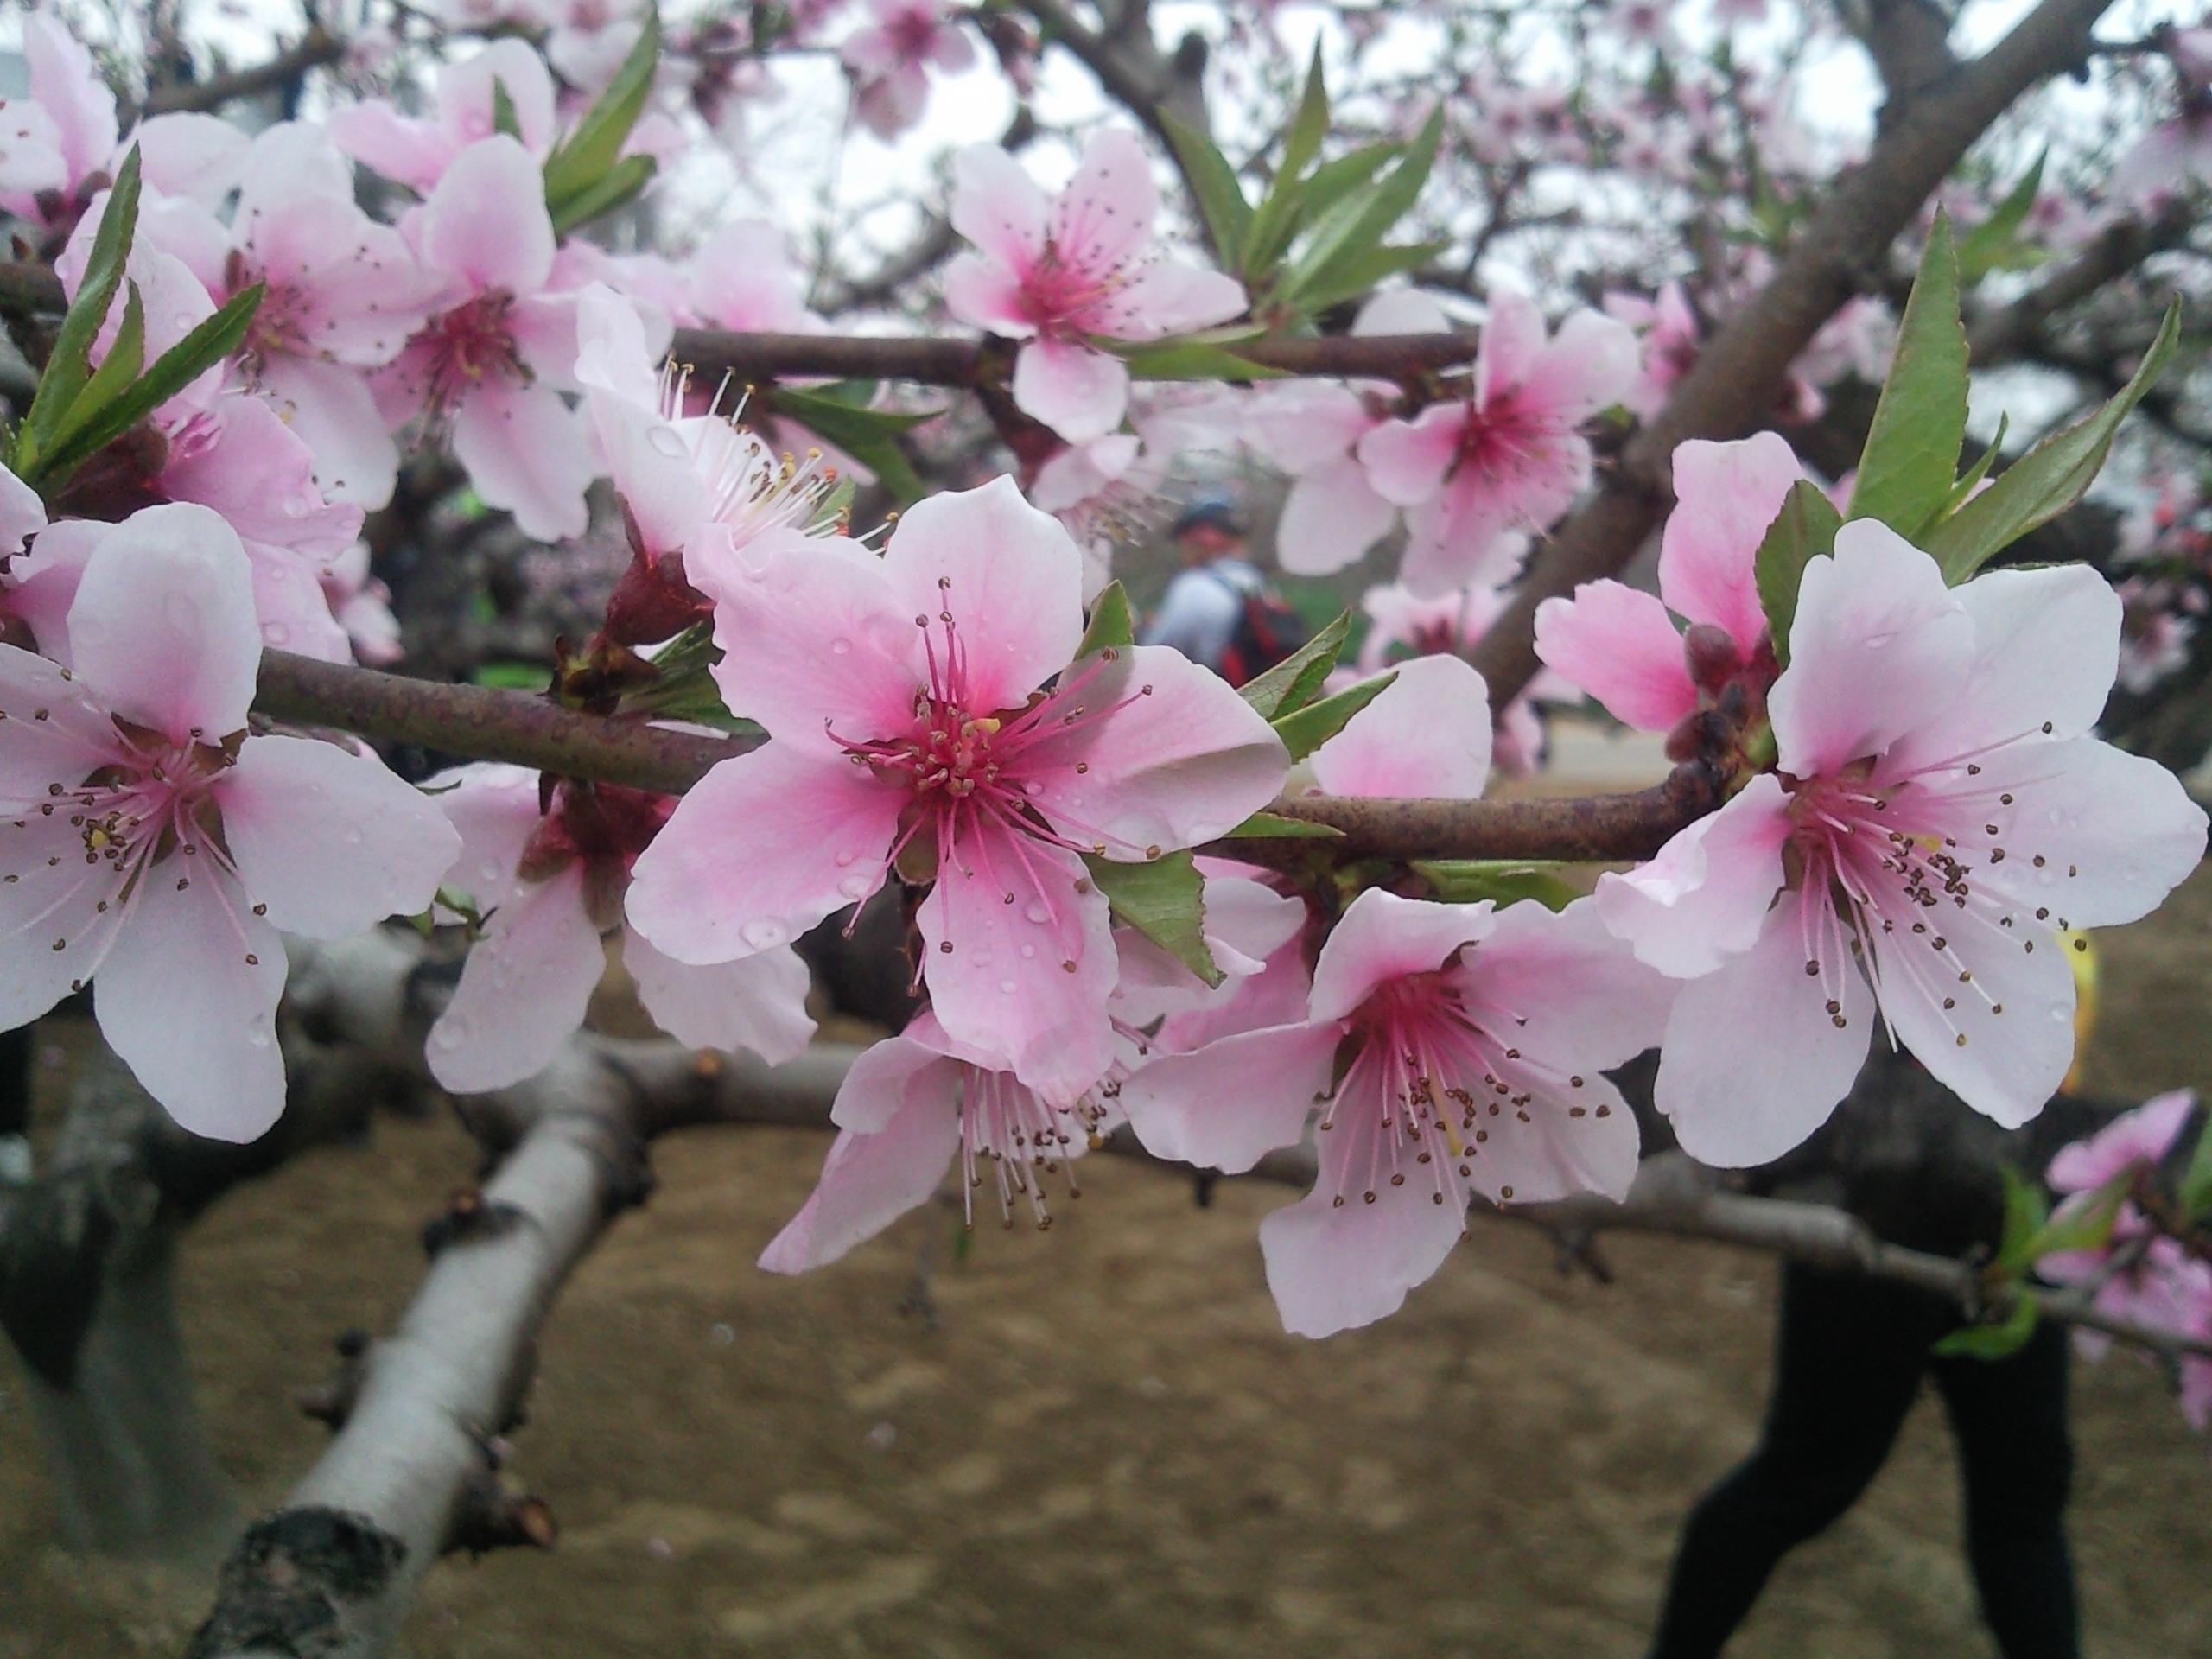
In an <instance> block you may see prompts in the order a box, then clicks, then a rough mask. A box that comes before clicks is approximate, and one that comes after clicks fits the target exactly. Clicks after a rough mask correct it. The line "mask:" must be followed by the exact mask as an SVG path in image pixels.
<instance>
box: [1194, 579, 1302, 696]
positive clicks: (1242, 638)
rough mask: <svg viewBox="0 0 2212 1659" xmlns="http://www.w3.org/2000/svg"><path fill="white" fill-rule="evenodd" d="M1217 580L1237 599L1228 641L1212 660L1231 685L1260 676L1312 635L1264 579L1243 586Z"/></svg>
mask: <svg viewBox="0 0 2212 1659" xmlns="http://www.w3.org/2000/svg"><path fill="white" fill-rule="evenodd" d="M1220 581H1221V582H1223V583H1224V585H1225V586H1227V587H1228V588H1230V589H1231V590H1232V591H1234V592H1235V594H1236V599H1237V612H1236V626H1235V627H1233V628H1231V629H1230V634H1229V644H1228V645H1226V646H1224V648H1223V650H1222V653H1221V661H1220V662H1219V663H1217V664H1215V668H1216V669H1217V671H1218V672H1219V673H1220V675H1221V677H1222V678H1223V679H1224V680H1227V681H1228V682H1229V683H1230V684H1231V685H1243V684H1244V683H1246V682H1247V681H1250V680H1255V679H1257V678H1259V677H1260V676H1261V675H1262V674H1264V673H1266V672H1267V671H1268V670H1269V669H1271V668H1273V667H1274V665H1275V664H1277V663H1280V662H1281V661H1282V660H1283V659H1284V658H1287V657H1289V656H1292V655H1294V653H1295V652H1297V651H1298V649H1299V647H1300V646H1301V645H1304V644H1305V643H1306V641H1307V640H1308V639H1311V638H1313V630H1312V629H1310V628H1308V627H1307V626H1306V619H1305V618H1304V617H1302V616H1300V615H1299V613H1297V612H1296V611H1295V610H1294V609H1292V608H1291V604H1290V601H1288V600H1287V599H1285V598H1284V597H1283V596H1282V595H1281V594H1279V593H1277V592H1276V591H1275V590H1274V588H1272V587H1270V586H1268V584H1267V583H1266V582H1261V583H1260V584H1259V585H1258V586H1256V587H1253V588H1245V587H1241V586H1239V585H1238V584H1236V582H1230V580H1229V578H1228V577H1227V576H1222V577H1221V578H1220Z"/></svg>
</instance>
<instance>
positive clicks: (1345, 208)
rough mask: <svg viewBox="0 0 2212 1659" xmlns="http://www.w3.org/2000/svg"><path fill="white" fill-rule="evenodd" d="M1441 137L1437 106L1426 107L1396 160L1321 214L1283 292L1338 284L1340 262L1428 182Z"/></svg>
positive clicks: (1374, 237) (1371, 243)
mask: <svg viewBox="0 0 2212 1659" xmlns="http://www.w3.org/2000/svg"><path fill="white" fill-rule="evenodd" d="M1443 143H1444V117H1443V111H1441V110H1438V111H1434V112H1433V113H1431V115H1430V116H1429V118H1428V120H1427V124H1424V125H1423V126H1422V128H1421V133H1420V136H1419V137H1416V138H1415V139H1414V142H1413V143H1412V144H1411V145H1410V146H1408V149H1407V150H1406V153H1405V155H1404V156H1402V157H1400V159H1399V161H1398V163H1397V165H1396V166H1395V167H1393V168H1391V169H1390V170H1389V173H1387V174H1385V175H1383V177H1382V178H1381V179H1379V180H1377V181H1376V183H1375V185H1374V187H1373V188H1371V189H1368V190H1364V191H1356V192H1353V193H1351V194H1347V195H1346V196H1345V197H1344V199H1343V200H1340V201H1338V203H1337V204H1336V206H1335V207H1332V208H1331V209H1330V210H1329V211H1328V212H1327V213H1325V214H1323V215H1322V216H1321V218H1320V219H1319V221H1318V222H1317V223H1316V224H1315V226H1314V228H1313V236H1312V238H1310V240H1309V241H1308V242H1307V244H1306V247H1305V248H1304V250H1303V251H1301V252H1300V254H1299V256H1298V257H1297V258H1296V259H1295V260H1294V261H1293V262H1292V264H1291V266H1290V269H1289V270H1288V271H1287V272H1286V273H1285V275H1284V277H1283V281H1282V284H1281V289H1282V295H1283V297H1284V298H1285V299H1290V300H1295V299H1298V298H1300V297H1301V296H1303V295H1304V294H1305V293H1306V291H1307V290H1308V289H1322V288H1329V287H1334V286H1336V285H1338V283H1339V282H1340V281H1341V278H1340V277H1339V276H1338V270H1339V268H1340V266H1342V265H1343V264H1345V263H1347V262H1349V261H1351V260H1353V259H1356V258H1357V257H1359V256H1361V255H1363V254H1365V253H1367V252H1368V251H1370V250H1371V249H1373V248H1375V247H1376V245H1379V244H1380V243H1381V242H1382V240H1383V238H1384V237H1385V236H1387V235H1388V234H1389V230H1390V227H1391V226H1393V225H1395V224H1396V223H1397V222H1398V221H1399V220H1400V219H1402V218H1404V217H1405V215H1406V213H1408V211H1409V210H1410V209H1411V208H1412V207H1413V205H1414V201H1415V200H1418V199H1419V197H1420V195H1421V188H1422V187H1423V186H1424V185H1426V184H1427V182H1428V175H1429V169H1430V168H1433V167H1434V166H1435V165H1436V156H1437V152H1438V151H1439V150H1440V149H1441V148H1442V145H1443Z"/></svg>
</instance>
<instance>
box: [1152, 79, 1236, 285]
mask: <svg viewBox="0 0 2212 1659" xmlns="http://www.w3.org/2000/svg"><path fill="white" fill-rule="evenodd" d="M1160 125H1161V127H1162V128H1163V129H1164V130H1166V134H1167V142H1168V143H1171V144H1173V146H1174V147H1175V159H1176V160H1177V161H1178V162H1180V163H1181V165H1182V168H1183V176H1184V177H1185V179H1186V180H1188V181H1190V186H1191V194H1192V195H1194V196H1196V197H1197V198H1198V216H1199V217H1200V218H1201V219H1205V224H1206V237H1207V238H1208V239H1209V240H1210V241H1211V242H1212V244H1213V251H1214V257H1215V258H1217V259H1218V260H1219V261H1220V262H1221V268H1222V269H1223V270H1242V269H1243V254H1244V236H1245V232H1247V231H1249V229H1250V228H1251V225H1252V207H1251V204H1250V203H1249V202H1247V201H1246V200H1244V190H1243V186H1241V185H1239V184H1238V183H1237V182H1236V168H1232V167H1231V166H1230V164H1229V158H1228V157H1227V156H1224V155H1223V154H1222V153H1221V150H1220V149H1219V148H1218V147H1217V145H1216V144H1215V143H1214V142H1213V140H1212V139H1211V138H1209V137H1206V135H1205V133H1203V132H1200V131H1198V129H1196V128H1195V127H1192V126H1191V125H1189V124H1186V123H1185V122H1183V121H1181V120H1179V119H1178V118H1176V117H1175V116H1174V115H1173V114H1171V113H1170V112H1169V111H1166V110H1162V111H1160Z"/></svg>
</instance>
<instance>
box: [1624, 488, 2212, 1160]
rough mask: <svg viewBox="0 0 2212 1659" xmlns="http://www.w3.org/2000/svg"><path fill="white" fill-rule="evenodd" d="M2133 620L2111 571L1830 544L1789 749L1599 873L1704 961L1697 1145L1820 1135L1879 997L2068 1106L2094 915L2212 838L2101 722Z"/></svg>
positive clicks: (1911, 1027) (1669, 1089) (1947, 1077)
mask: <svg viewBox="0 0 2212 1659" xmlns="http://www.w3.org/2000/svg"><path fill="white" fill-rule="evenodd" d="M2119 636H2120V604H2119V601H2118V600H2117V599H2116V598H2115V597H2114V596H2113V592H2112V589H2111V588H2109V587H2108V586H2107V584H2106V583H2105V582H2104V580H2103V579H2102V578H2101V577H2100V576H2099V575H2097V574H2096V573H2095V572H2094V571H2093V570H2090V569H2086V568H2084V567H2082V566H2070V567H2064V568H2059V569H2040V570H1999V571H1993V572H1991V573H1989V574H1987V575H1982V576H1980V577H1979V578H1977V579H1976V580H1974V581H1973V582H1968V583H1967V584H1966V585H1964V586H1963V587H1961V588H1946V587H1945V586H1944V583H1943V578H1942V573H1941V572H1940V571H1939V570H1938V569H1937V568H1936V563H1935V562H1934V561H1933V560H1932V559H1930V558H1929V557H1928V556H1927V555H1925V554H1924V553H1922V552H1920V551H1919V550H1917V549H1916V548H1913V547H1911V546H1910V545H1909V544H1907V543H1905V542H1904V540H1903V539H1902V538H1901V537H1898V536H1897V535H1896V534H1895V533H1894V532H1893V531H1890V530H1889V529H1887V528H1886V527H1885V526H1884V525H1882V524H1878V523H1877V522H1875V521H1873V520H1872V519H1861V520H1858V521H1856V522H1853V523H1851V524H1846V525H1845V526H1844V527H1843V529H1842V530H1841V531H1840V532H1839V533H1838V535H1837V537H1836V550H1835V553H1834V556H1832V557H1821V558H1815V559H1814V560H1813V561H1812V562H1811V563H1810V564H1809V565H1808V567H1807V569H1806V571H1805V575H1804V579H1803V583H1802V588H1801V589H1800V593H1799V596H1798V602H1797V611H1796V619H1795V620H1794V621H1793V622H1792V624H1791V626H1790V634H1789V646H1790V649H1789V669H1788V671H1786V672H1785V673H1783V676H1782V677H1781V678H1780V679H1779V680H1777V682H1776V683H1775V685H1774V689H1773V691H1772V693H1771V694H1770V697H1769V700H1768V706H1769V709H1770V715H1771V718H1772V722H1773V729H1774V736H1775V741H1776V745H1777V750H1778V753H1779V770H1778V772H1772V773H1764V774H1761V775H1760V776H1758V777H1756V778H1754V779H1752V780H1751V783H1750V784H1749V785H1747V786H1746V787H1745V789H1744V790H1743V791H1742V792H1741V793H1740V794H1738V796H1737V797H1736V798H1734V799H1733V800H1732V801H1730V802H1729V803H1728V804H1727V805H1726V806H1725V807H1723V808H1722V809H1721V810H1719V812H1717V813H1715V814H1713V816H1712V817H1707V818H1703V819H1700V821H1698V822H1697V823H1694V824H1692V825H1691V826H1690V827H1689V828H1688V829H1685V830H1683V831H1682V832H1681V834H1679V835H1677V836H1675V838H1674V839H1673V840H1672V841H1670V842H1668V843H1667V845H1666V847H1665V848H1663V849H1662V850H1661V851H1660V853H1659V855H1658V856H1657V857H1656V858H1655V859H1654V860H1653V861H1651V862H1650V863H1649V864H1646V865H1644V866H1643V867H1642V868H1639V869H1637V870H1636V871H1634V872H1633V873H1631V874H1628V875H1625V876H1619V875H1607V876H1605V877H1603V878H1602V879H1601V880H1600V881H1599V890H1598V895H1597V903H1598V906H1599V912H1600V913H1601V914H1602V915H1603V916H1604V917H1605V921H1606V923H1607V925H1609V926H1611V928H1612V929H1613V930H1614V931H1616V932H1618V933H1619V934H1620V935H1621V936H1622V937H1623V938H1626V939H1627V940H1629V941H1630V944H1632V945H1633V946H1634V948H1635V950H1636V951H1637V955H1638V956H1639V957H1642V958H1643V960H1644V961H1646V962H1648V963H1651V964H1652V965H1653V966H1654V967H1656V968H1658V969H1662V971H1664V972H1667V973H1669V974H1672V975H1675V976H1679V977H1683V978H1688V979H1689V980H1690V983H1689V984H1688V985H1686V986H1685V987H1684V988H1683V990H1682V995H1681V1000H1680V1001H1678V1002H1677V1003H1676V1004H1675V1011H1674V1014H1673V1016H1672V1018H1671V1019H1670V1020H1669V1025H1668V1030H1667V1039H1666V1044H1665V1047H1664V1049H1663V1052H1662V1061H1661V1065H1660V1069H1659V1078H1658V1084H1657V1089H1656V1093H1657V1099H1658V1103H1659V1106H1660V1108H1661V1109H1662V1110H1663V1111H1665V1112H1667V1113H1668V1114H1669V1116H1671V1117H1672V1118H1673V1119H1674V1120H1675V1131H1676V1133H1677V1135H1679V1136H1680V1137H1681V1143H1682V1146H1683V1147H1684V1148H1685V1149H1686V1150H1687V1151H1688V1152H1689V1153H1690V1154H1692V1155H1693V1156H1694V1157H1697V1158H1700V1159H1702V1160H1705V1161H1707V1162H1708V1163H1714V1164H1721V1165H1743V1164H1755V1163H1761V1162H1764V1161H1766V1160H1770V1159H1772V1158H1775V1157H1777V1156H1779V1155H1780V1154H1782V1153H1783V1152H1786V1151H1788V1150H1789V1148H1790V1147H1793V1146H1795V1145H1796V1144H1797V1143H1798V1142H1799V1141H1802V1140H1803V1139H1804V1138H1805V1137H1806V1136H1807V1135H1809V1134H1811V1133H1812V1132H1813V1130H1814V1129H1815V1128H1818V1127H1819V1126H1820V1124H1821V1122H1823V1121H1824V1120H1825V1119H1826V1118H1827V1115H1828V1113H1829V1112H1830V1111H1831V1110H1832V1109H1834V1105H1835V1103H1836V1102H1837V1101H1838V1100H1839V1099H1840V1098H1841V1097H1842V1096H1843V1094H1844V1093H1845V1091H1846V1090H1847V1089H1849V1087H1850V1086H1851V1082H1852V1079H1853V1077H1854V1076H1856V1075H1857V1072H1858V1071H1859V1064H1860V1062H1861V1061H1862V1060H1863V1059H1864V1058H1865V1057H1866V1045H1867V1040H1868V1037H1869V1035H1870V1033H1871V1032H1872V1027H1873V1023H1874V1020H1875V1017H1876V1015H1877V1014H1878V1015H1879V1016H1880V1018H1881V1020H1882V1021H1883V1022H1884V1023H1885V1025H1886V1026H1887V1027H1888V1028H1889V1030H1890V1032H1891V1035H1892V1038H1893V1039H1894V1040H1895V1041H1897V1042H1900V1043H1902V1044H1903V1045H1904V1046H1905V1047H1907V1048H1909V1049H1910V1050H1911V1051H1912V1052H1913V1053H1914V1054H1915V1055H1916V1056H1917V1057H1918V1058H1919V1059H1920V1061H1921V1062H1922V1064H1923V1065H1926V1066H1927V1068H1928V1070H1929V1071H1930V1072H1931V1073H1933V1074H1934V1075H1935V1077H1936V1079H1937V1080H1938V1081H1939V1082H1941V1083H1942V1084H1944V1085H1945V1086H1946V1087H1948V1088H1949V1089H1950V1090H1953V1091H1954V1092H1955V1093H1956V1094H1957V1095H1958V1096H1960V1098H1961V1099H1962V1100H1964V1101H1965V1102H1966V1103H1967V1104H1968V1105H1970V1106H1972V1107H1974V1109H1977V1110H1979V1111H1981V1112H1984V1113H1986V1114H1987V1115H1988V1116H1991V1117H1993V1118H1995V1119H1996V1120H1997V1121H1998V1122H2000V1123H2004V1124H2006V1125H2017V1124H2019V1123H2021V1122H2024V1121H2026V1120H2027V1119H2028V1118H2030V1117H2032V1116H2034V1115H2035V1114H2036V1113H2037V1112H2038V1111H2040V1110H2041V1109H2042V1108H2043V1104H2044V1101H2045V1100H2046V1099H2047V1098H2049V1096H2050V1094H2051V1092H2052V1091H2053V1090H2055V1089H2056V1087H2057V1086H2058V1084H2059V1081H2060V1079H2061V1078H2062V1077H2064V1075H2065V1073H2066V1070H2067V1067H2068V1065H2069V1064H2070V1063H2071V1060H2072V1058H2073V1050H2074V1031H2073V1010H2074V996H2075V990H2074V976H2073V975H2072V974H2071V973H2070V972H2069V970H2068V968H2067V964H2066V963H2065V961H2064V960H2063V950H2064V947H2065V945H2066V944H2067V942H2068V935H2069V931H2070V930H2073V929H2075V928H2081V927H2089V926H2101V925H2107V924H2110V923H2117V922H2124V921H2132V920H2133V919H2134V918H2136V917H2138V916H2140V915H2142V914H2143V913H2145V912H2146V911H2148V910H2150V909H2151V908H2152V907H2153V906H2156V905H2157V904H2158V902H2159V901H2160V900H2161V899H2164V897H2165V895H2166V893H2167V892H2168V891H2169V890H2170V889H2171V887H2173V886H2174V885H2175V884H2176V883H2177V882H2178V881H2180V880H2182V879H2183V877H2184V876H2185V875H2187V874H2189V872H2190V870H2191V869H2193V868H2195V867H2196V862H2197V860H2198V859H2199V857H2200V856H2201V855H2202V852H2203V850H2204V827H2205V820H2204V814H2203V813H2202V811H2200V810H2198V809H2197V808H2196V805H2195V804H2193V803H2192V802H2191V801H2190V799H2189V798H2188V796H2187V795H2186V794H2185V793H2183V790H2182V788H2181V785H2179V784H2178V783H2177V782H2176V781H2175V779H2174V778H2173V776H2172V774H2171V773H2170V772H2166V771H2165V770H2164V769H2163V768H2162V767H2160V766H2156V765H2154V764H2153V763H2152V762H2150V761H2148V760H2140V759H2138V758H2137V757H2135V756H2133V755H2129V754H2124V753H2121V752H2120V751H2119V750H2117V749H2114V748H2113V747H2110V746H2109V745H2107V744H2105V743H2102V742H2100V741H2097V740H2096V739H2094V738H2093V737H2091V736H2089V735H2088V733H2089V728H2090V727H2091V724H2092V723H2093V722H2094V721H2095V719H2096V717H2097V715H2098V713H2099V711H2100V710H2101V709H2102V708H2103V706H2104V702H2105V696H2106V694H2107V691H2109V690H2110V689H2111V686H2112V682H2113V668H2114V664H2115V661H2116V658H2117V653H2118V650H2119Z"/></svg>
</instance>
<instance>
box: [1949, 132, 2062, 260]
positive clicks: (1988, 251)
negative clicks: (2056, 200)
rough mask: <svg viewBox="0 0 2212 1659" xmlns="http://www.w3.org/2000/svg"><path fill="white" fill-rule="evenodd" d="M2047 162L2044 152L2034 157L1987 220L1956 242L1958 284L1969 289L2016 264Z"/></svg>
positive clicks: (2048, 153) (2046, 155) (2048, 155)
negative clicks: (1993, 273) (1989, 275)
mask: <svg viewBox="0 0 2212 1659" xmlns="http://www.w3.org/2000/svg"><path fill="white" fill-rule="evenodd" d="M2048 160H2050V151H2049V150H2048V149H2046V150H2044V152H2043V154H2042V155H2040V156H2037V157H2036V160H2035V165H2034V166H2032V167H2031V168H2029V169H2028V170H2027V171H2026V172H2025V173H2024V174H2023V175H2021V176H2020V181H2019V182H2018V184H2016V185H2014V186H2013V187H2012V190H2011V191H2010V192H2009V193H2008V194H2006V195H2005V200H2002V201H2000V202H1999V203H1998V204H1997V206H1996V207H1994V208H1993V209H1992V210H1991V211H1990V214H1989V217H1988V218H1987V219H1983V220H1982V221H1981V223H1980V224H1979V225H1977V226H1974V228H1973V229H1972V230H1970V231H1968V232H1967V233H1966V234H1965V235H1964V236H1962V237H1961V238H1959V280H1960V282H1961V283H1964V284H1966V285H1967V286H1968V287H1972V286H1973V285H1974V283H1978V282H1980V280H1981V279H1982V277H1986V276H1987V275H1988V274H1989V273H1990V272H1991V271H1993V270H2005V269H2010V268H2012V266H2014V265H2015V264H2018V255H2019V252H2020V246H2019V243H2020V226H2023V225H2024V224H2026V223H2027V222H2028V215H2029V213H2031V212H2033V211H2034V209H2035V205H2036V196H2037V193H2038V192H2039V191H2041V190H2042V188H2043V168H2044V162H2047V161H2048Z"/></svg>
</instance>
